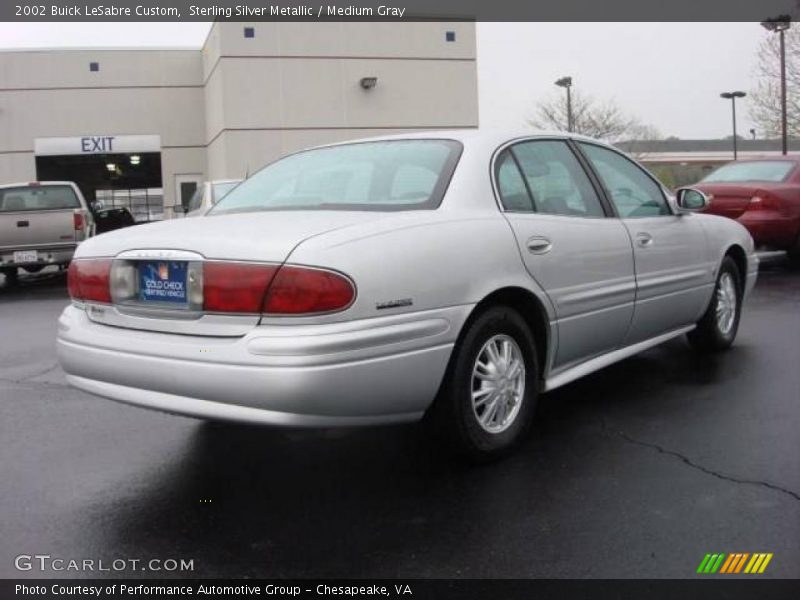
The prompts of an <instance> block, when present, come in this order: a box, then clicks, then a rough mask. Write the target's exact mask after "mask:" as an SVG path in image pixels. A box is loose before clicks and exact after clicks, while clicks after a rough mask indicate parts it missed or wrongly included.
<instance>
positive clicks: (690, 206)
mask: <svg viewBox="0 0 800 600" xmlns="http://www.w3.org/2000/svg"><path fill="white" fill-rule="evenodd" d="M675 202H676V204H677V205H678V210H680V211H682V212H697V211H701V210H705V209H706V208H708V205H709V199H708V196H706V195H705V194H704V193H703V192H701V191H700V190H698V189H695V188H678V190H677V191H676V192H675Z"/></svg>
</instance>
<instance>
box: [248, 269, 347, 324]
mask: <svg viewBox="0 0 800 600" xmlns="http://www.w3.org/2000/svg"><path fill="white" fill-rule="evenodd" d="M355 296H356V290H355V286H354V285H353V283H352V282H351V281H350V280H349V279H348V278H347V277H345V276H344V275H340V274H339V273H335V272H333V271H325V270H322V269H310V268H307V267H294V266H286V265H284V266H283V267H281V268H280V270H279V271H278V273H277V275H275V277H274V279H273V280H272V285H270V286H269V291H268V292H267V297H266V299H265V300H264V312H265V313H269V314H276V315H300V314H314V313H324V312H333V311H337V310H343V309H345V308H347V307H348V306H350V304H351V303H352V302H353V300H354V299H355Z"/></svg>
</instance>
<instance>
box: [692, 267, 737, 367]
mask: <svg viewBox="0 0 800 600" xmlns="http://www.w3.org/2000/svg"><path fill="white" fill-rule="evenodd" d="M742 290H743V284H742V279H741V276H740V274H739V269H738V267H737V266H736V263H735V262H734V260H733V259H732V258H731V257H730V256H726V257H725V258H724V259H723V261H722V265H721V266H720V269H719V273H718V274H717V283H716V285H715V286H714V295H713V296H712V298H711V302H710V304H709V305H708V309H707V310H706V312H705V314H704V315H703V317H702V318H701V319H700V320H699V321H698V322H697V328H696V329H694V330H693V331H690V332H689V334H688V335H687V337H688V338H689V342H690V343H691V344H692V346H694V347H695V348H697V349H698V350H701V351H705V352H719V351H721V350H725V349H727V348H729V347H730V345H731V344H733V340H735V339H736V333H737V331H738V330H739V317H740V316H741V314H742Z"/></svg>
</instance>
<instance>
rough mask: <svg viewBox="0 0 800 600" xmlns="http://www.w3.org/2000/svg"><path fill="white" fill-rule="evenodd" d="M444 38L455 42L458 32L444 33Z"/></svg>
mask: <svg viewBox="0 0 800 600" xmlns="http://www.w3.org/2000/svg"><path fill="white" fill-rule="evenodd" d="M444 39H445V40H446V41H448V42H455V41H456V32H455V31H448V32H447V33H445V34H444Z"/></svg>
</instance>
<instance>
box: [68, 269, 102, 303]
mask: <svg viewBox="0 0 800 600" xmlns="http://www.w3.org/2000/svg"><path fill="white" fill-rule="evenodd" d="M110 273H111V260H109V259H88V260H87V259H78V260H73V261H72V262H71V263H70V264H69V271H67V288H68V289H69V295H70V297H72V298H73V299H74V300H89V301H90V302H106V303H109V304H110V303H111V290H110V288H109V285H108V284H109V276H110Z"/></svg>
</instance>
